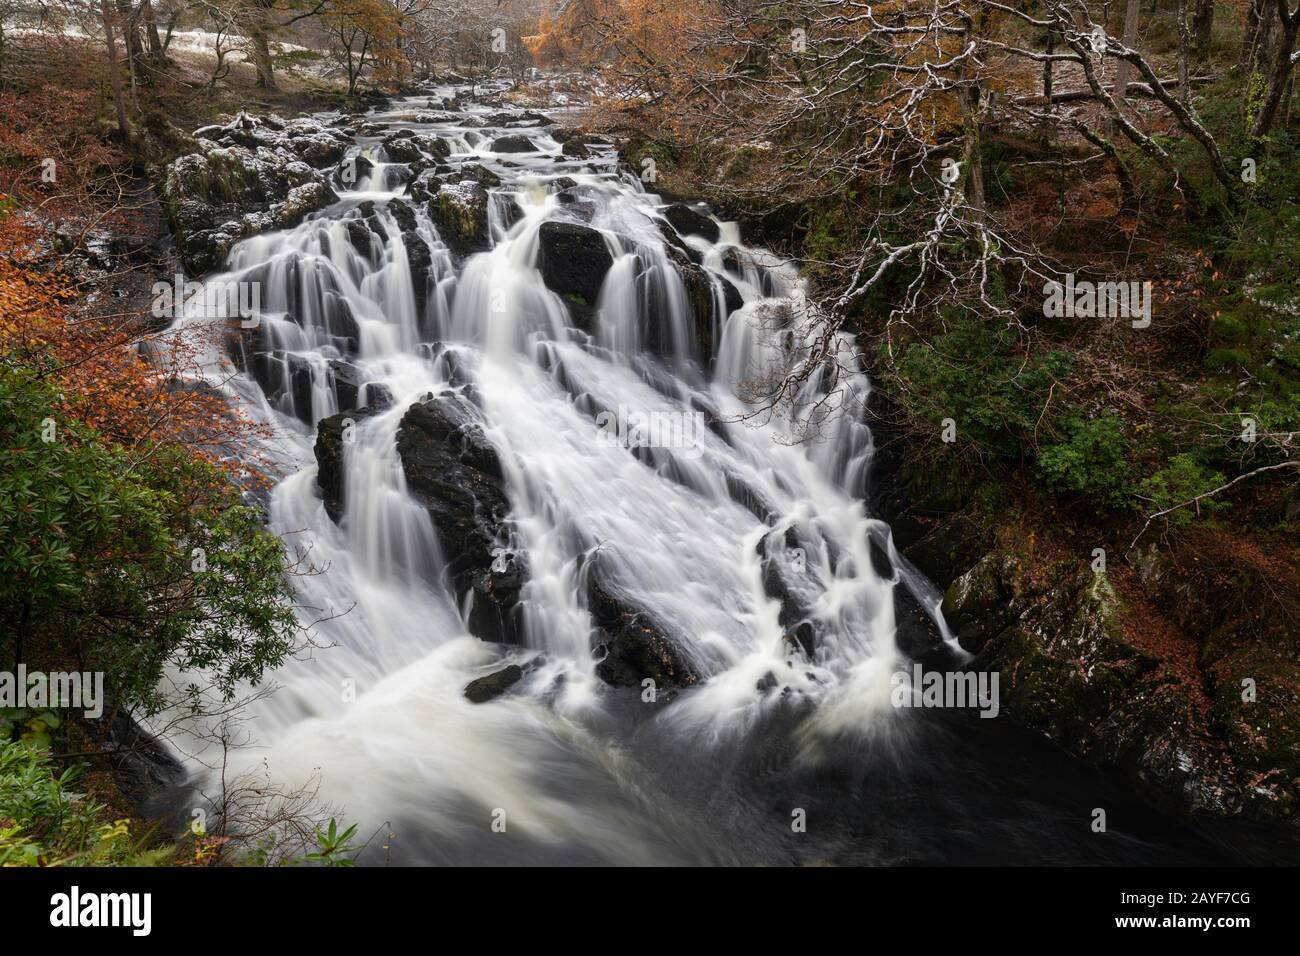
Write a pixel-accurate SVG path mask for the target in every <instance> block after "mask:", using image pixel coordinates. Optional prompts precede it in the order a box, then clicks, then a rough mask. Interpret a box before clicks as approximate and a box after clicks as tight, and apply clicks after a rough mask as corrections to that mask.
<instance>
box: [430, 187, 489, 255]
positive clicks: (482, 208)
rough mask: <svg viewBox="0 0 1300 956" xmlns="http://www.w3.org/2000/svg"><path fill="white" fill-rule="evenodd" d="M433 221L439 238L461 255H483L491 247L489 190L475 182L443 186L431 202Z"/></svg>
mask: <svg viewBox="0 0 1300 956" xmlns="http://www.w3.org/2000/svg"><path fill="white" fill-rule="evenodd" d="M429 218H431V219H432V220H433V221H434V223H435V224H436V225H437V228H438V236H439V238H441V239H442V241H443V242H445V243H446V244H447V247H448V248H449V249H451V251H452V252H454V253H456V254H457V255H459V256H468V255H473V254H474V253H476V252H483V251H485V250H486V249H487V248H488V247H489V246H490V244H491V241H490V235H489V231H488V194H487V190H486V189H484V188H483V186H482V185H480V184H479V183H477V182H475V181H474V180H469V179H467V180H464V181H462V182H458V183H445V184H443V185H442V186H441V187H440V188H439V189H438V194H437V195H436V196H435V197H434V198H433V199H432V200H430V202H429Z"/></svg>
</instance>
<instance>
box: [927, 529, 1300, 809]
mask: <svg viewBox="0 0 1300 956" xmlns="http://www.w3.org/2000/svg"><path fill="white" fill-rule="evenodd" d="M1071 563H1073V567H1071V566H1070V565H1071ZM1272 586H1276V582H1274V585H1272ZM1283 586H1284V587H1286V586H1287V585H1283ZM1269 587H1270V585H1269V582H1267V581H1266V580H1264V579H1263V578H1262V577H1261V578H1260V579H1259V580H1254V581H1252V578H1251V574H1250V571H1249V568H1247V567H1242V566H1241V565H1240V563H1238V566H1237V569H1236V573H1235V574H1234V575H1233V576H1232V577H1231V578H1225V577H1224V576H1222V575H1220V574H1218V573H1217V572H1216V570H1215V568H1214V562H1213V561H1211V560H1206V553H1205V551H1201V556H1200V557H1199V558H1197V559H1195V560H1188V561H1185V562H1183V563H1181V564H1180V562H1179V560H1178V558H1177V557H1174V556H1169V555H1165V554H1163V553H1161V552H1158V551H1157V550H1156V549H1154V548H1152V549H1150V550H1148V551H1146V552H1143V553H1142V555H1141V556H1140V558H1139V560H1138V562H1137V570H1136V571H1133V570H1131V569H1129V568H1124V569H1122V570H1119V571H1117V572H1115V574H1114V575H1113V576H1108V575H1107V574H1106V573H1105V572H1101V573H1096V572H1094V571H1093V570H1092V569H1091V567H1090V566H1089V565H1087V564H1085V563H1083V562H1078V561H1074V562H1071V561H1069V560H1068V559H1060V558H1050V557H1047V556H1045V555H1044V554H1043V553H1041V552H1036V551H1035V549H1034V548H1033V547H1032V545H1031V546H1030V547H1029V548H1024V547H1021V548H1015V547H1001V548H996V549H995V550H993V551H990V552H989V553H987V554H986V555H984V556H983V557H982V558H980V559H979V560H978V561H977V562H976V564H975V565H974V567H972V568H970V570H968V571H967V572H966V573H964V574H962V575H961V576H960V577H958V578H957V579H956V580H954V581H953V582H952V584H951V585H950V586H949V587H948V590H947V593H946V595H945V598H944V605H943V608H944V613H945V615H946V616H947V618H948V620H949V622H950V623H951V624H952V625H953V627H954V628H955V629H957V631H958V635H959V639H960V641H961V643H962V645H963V646H964V647H965V648H966V649H967V650H969V651H971V652H972V653H974V654H975V655H976V659H975V662H974V664H973V667H974V668H975V669H976V670H984V671H996V672H997V673H998V674H999V677H1000V685H1001V687H1000V693H1001V704H1002V706H1003V708H1004V710H1005V712H1006V713H1007V714H1009V715H1010V717H1011V718H1012V719H1014V720H1016V721H1018V722H1020V723H1021V724H1023V725H1025V726H1027V727H1029V728H1031V729H1033V730H1036V731H1039V732H1041V733H1043V734H1044V735H1046V736H1047V737H1049V738H1051V739H1052V740H1054V741H1055V742H1056V743H1058V744H1059V745H1060V746H1061V747H1063V748H1064V749H1065V750H1067V751H1068V752H1070V753H1071V754H1073V755H1075V756H1077V757H1080V758H1082V759H1084V760H1086V761H1089V762H1090V763H1093V764H1095V765H1098V766H1101V767H1108V768H1115V769H1118V770H1120V771H1123V772H1125V773H1126V774H1127V775H1128V776H1130V778H1131V779H1133V780H1134V781H1135V783H1136V785H1137V786H1138V788H1139V789H1140V790H1142V791H1143V792H1144V793H1145V794H1146V795H1147V796H1148V797H1149V798H1150V799H1152V800H1153V801H1154V802H1157V803H1160V804H1164V805H1168V806H1171V807H1174V808H1177V809H1180V810H1184V811H1190V812H1192V813H1195V814H1202V815H1207V816H1214V817H1233V816H1240V817H1244V818H1248V819H1257V820H1279V819H1295V817H1296V809H1297V795H1298V794H1300V666H1297V663H1296V661H1297V657H1298V656H1300V653H1298V652H1300V635H1298V634H1297V633H1296V631H1295V629H1294V627H1293V626H1292V625H1291V623H1290V622H1289V621H1288V620H1287V618H1286V614H1285V608H1284V607H1283V606H1282V604H1281V603H1279V602H1276V601H1271V600H1269V598H1268V596H1267V594H1266V593H1265V592H1267V590H1268V589H1269ZM1290 587H1291V588H1292V589H1294V584H1292V585H1290ZM1256 589H1259V590H1258V591H1256ZM1252 594H1254V595H1255V597H1259V598H1263V600H1259V601H1256V600H1255V597H1252V596H1251V595H1252ZM1170 607H1173V608H1176V609H1177V611H1176V612H1175V614H1174V615H1173V618H1172V619H1170V617H1169V616H1168V615H1167V614H1165V613H1162V612H1161V611H1158V610H1156V609H1157V608H1161V609H1164V608H1170ZM1270 608H1271V609H1270Z"/></svg>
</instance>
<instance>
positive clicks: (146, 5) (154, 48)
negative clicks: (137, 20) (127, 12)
mask: <svg viewBox="0 0 1300 956" xmlns="http://www.w3.org/2000/svg"><path fill="white" fill-rule="evenodd" d="M140 10H141V15H142V16H143V18H144V37H145V41H146V42H147V43H148V44H149V58H150V59H152V60H153V61H154V62H155V63H157V62H160V61H161V60H162V58H163V45H162V37H160V36H159V35H158V17H157V16H156V15H155V14H154V9H153V0H141V2H140Z"/></svg>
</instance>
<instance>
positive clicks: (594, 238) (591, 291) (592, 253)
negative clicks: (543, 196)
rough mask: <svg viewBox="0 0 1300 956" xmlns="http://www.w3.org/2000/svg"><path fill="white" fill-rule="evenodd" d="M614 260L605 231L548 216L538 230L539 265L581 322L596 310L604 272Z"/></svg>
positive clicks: (546, 278)
mask: <svg viewBox="0 0 1300 956" xmlns="http://www.w3.org/2000/svg"><path fill="white" fill-rule="evenodd" d="M613 264H614V257H613V256H611V255H610V252H609V246H608V245H606V243H605V237H604V235H603V234H602V233H601V232H600V231H599V230H597V229H593V228H591V227H590V226H584V225H581V224H580V223H575V222H561V221H558V220H548V221H547V222H544V223H542V225H541V227H540V228H539V229H538V232H537V268H538V271H540V272H541V274H542V281H544V282H545V283H546V287H547V288H548V289H550V290H551V291H553V292H555V293H557V294H559V295H561V296H563V297H564V298H565V299H566V300H567V301H568V302H569V304H570V305H571V306H573V307H574V308H573V311H574V314H575V317H576V318H577V319H578V320H579V321H580V322H581V321H583V320H584V319H587V318H589V317H590V316H591V314H592V313H593V311H594V309H595V306H596V300H597V299H598V298H599V297H600V287H601V286H602V285H603V284H604V282H605V274H606V273H608V272H609V270H610V267H611V266H612V265H613Z"/></svg>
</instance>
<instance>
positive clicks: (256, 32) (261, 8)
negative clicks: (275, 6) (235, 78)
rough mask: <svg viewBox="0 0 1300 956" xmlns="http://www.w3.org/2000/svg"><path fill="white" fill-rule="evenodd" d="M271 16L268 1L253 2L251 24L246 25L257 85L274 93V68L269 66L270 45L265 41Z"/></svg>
mask: <svg viewBox="0 0 1300 956" xmlns="http://www.w3.org/2000/svg"><path fill="white" fill-rule="evenodd" d="M270 16H271V8H270V3H269V0H254V3H253V7H252V17H251V22H250V23H249V25H248V40H249V45H250V46H251V47H252V50H253V66H254V67H256V68H257V85H258V86H260V87H261V88H262V89H264V90H266V91H268V92H271V93H276V92H279V89H280V88H279V87H278V86H276V85H275V68H274V67H273V66H272V64H271V44H270V41H269V40H268V39H267V35H266V31H267V22H268V20H269V18H270Z"/></svg>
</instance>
